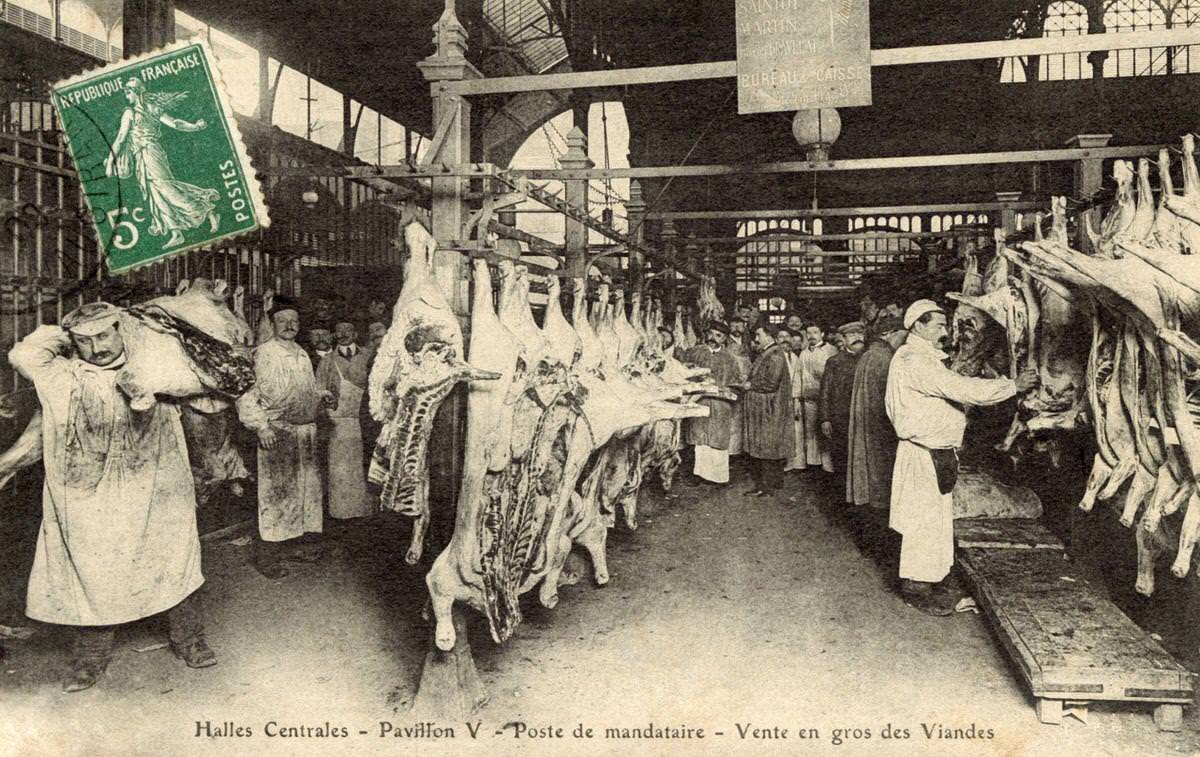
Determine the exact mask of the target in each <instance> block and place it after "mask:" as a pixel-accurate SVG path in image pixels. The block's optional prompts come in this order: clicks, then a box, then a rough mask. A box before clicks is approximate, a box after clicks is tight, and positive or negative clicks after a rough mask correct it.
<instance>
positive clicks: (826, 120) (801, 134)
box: [792, 108, 842, 162]
mask: <svg viewBox="0 0 1200 757" xmlns="http://www.w3.org/2000/svg"><path fill="white" fill-rule="evenodd" d="M841 134H842V118H841V116H839V115H838V112H837V110H836V109H835V108H821V109H820V110H798V111H796V115H795V116H793V117H792V136H793V137H795V138H796V142H797V143H799V145H800V147H802V148H804V151H805V154H806V156H807V158H808V160H810V161H812V162H817V161H826V160H829V149H830V148H831V147H833V143H834V142H836V141H837V138H838V137H839V136H841Z"/></svg>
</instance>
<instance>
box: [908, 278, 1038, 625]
mask: <svg viewBox="0 0 1200 757" xmlns="http://www.w3.org/2000/svg"><path fill="white" fill-rule="evenodd" d="M904 327H905V328H906V329H907V330H908V340H907V341H906V342H905V343H904V345H903V346H902V347H900V348H899V349H898V350H896V356H895V357H894V358H893V359H892V366H891V371H890V373H889V374H888V379H887V398H886V405H887V414H888V417H889V418H891V419H892V423H893V424H894V425H895V428H896V435H897V436H898V437H899V439H900V442H899V445H898V446H897V449H896V464H895V470H894V473H893V475H892V502H891V505H892V507H891V517H890V520H889V525H890V526H891V527H892V529H893V530H894V531H896V532H898V533H899V534H900V535H901V537H902V542H901V546H900V569H899V573H900V591H901V594H902V595H903V596H904V599H905V602H907V603H908V604H909V605H910V606H912V607H915V608H916V609H918V610H921V611H922V612H925V613H928V614H930V615H949V614H951V613H952V612H954V607H953V597H950V596H949V595H948V593H947V592H946V591H945V590H944V588H943V586H944V585H943V584H942V583H941V582H942V581H943V579H945V578H946V576H947V574H949V572H950V568H951V567H953V565H954V498H953V495H952V493H953V491H954V484H955V482H956V480H957V478H958V448H959V447H961V446H962V441H963V432H964V431H965V429H966V425H967V416H966V415H965V414H964V412H963V409H962V406H963V405H994V404H997V403H999V402H1003V401H1004V400H1007V399H1009V398H1010V397H1013V396H1014V395H1016V394H1017V393H1018V392H1023V391H1026V390H1028V389H1030V388H1032V387H1033V386H1034V385H1035V384H1036V383H1037V371H1036V370H1034V369H1032V368H1030V369H1028V370H1026V371H1025V372H1024V373H1022V374H1021V375H1020V376H1018V377H1017V378H1016V380H1013V379H1010V378H1000V379H982V378H969V377H967V376H962V375H960V374H958V373H955V372H954V371H952V370H950V369H949V368H947V367H946V366H945V365H944V363H943V361H944V360H945V359H946V357H947V356H946V353H944V352H942V347H944V346H945V345H946V342H947V340H948V338H949V332H948V331H947V329H946V314H945V313H944V312H943V311H942V309H941V308H940V307H938V305H937V303H936V302H934V301H932V300H917V301H916V302H914V303H913V304H912V305H909V307H908V309H907V310H906V311H905V313H904Z"/></svg>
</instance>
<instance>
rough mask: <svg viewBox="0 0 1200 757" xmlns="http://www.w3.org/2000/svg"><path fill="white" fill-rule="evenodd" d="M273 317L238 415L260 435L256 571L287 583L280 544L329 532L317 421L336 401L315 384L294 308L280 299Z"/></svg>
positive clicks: (296, 310)
mask: <svg viewBox="0 0 1200 757" xmlns="http://www.w3.org/2000/svg"><path fill="white" fill-rule="evenodd" d="M269 315H270V318H271V321H272V324H273V326H274V337H273V338H272V339H271V340H270V341H268V342H266V343H265V344H262V345H259V347H258V349H257V350H256V351H255V354H254V375H255V380H256V383H255V385H254V388H253V389H251V390H250V391H249V392H246V394H244V395H242V398H241V400H239V403H238V414H239V416H240V417H241V419H242V423H243V424H245V425H246V426H247V427H248V428H249V429H250V430H252V431H254V432H256V433H257V434H258V447H259V449H258V533H259V540H258V542H257V544H256V549H255V556H254V566H255V567H256V568H257V569H258V571H259V572H260V573H262V574H263V575H264V576H266V577H268V578H282V577H283V576H285V575H287V570H286V569H285V568H284V567H283V566H282V565H280V564H279V561H280V552H281V550H280V543H281V542H285V541H289V540H292V539H298V538H300V537H303V536H305V535H306V534H309V533H313V534H320V533H321V532H322V530H323V523H322V520H323V513H322V510H321V495H322V485H321V473H320V469H319V467H318V466H319V462H318V457H317V419H318V417H319V416H320V414H321V409H322V406H323V405H324V406H325V407H328V406H330V405H331V404H332V403H333V395H332V394H331V393H330V392H328V391H323V390H321V389H320V387H318V386H317V380H316V377H315V376H314V375H313V369H312V363H311V362H310V361H309V358H308V355H307V354H306V353H305V352H304V350H303V349H302V348H301V347H300V346H299V345H298V344H296V335H297V334H298V333H300V314H299V311H298V309H297V307H296V304H295V303H294V302H292V300H291V299H290V298H286V297H283V296H280V295H276V297H275V298H274V301H273V303H272V310H271V312H270V313H269ZM247 405H250V407H247ZM255 411H257V412H255Z"/></svg>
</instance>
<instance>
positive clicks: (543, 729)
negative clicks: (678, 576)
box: [194, 720, 996, 746]
mask: <svg viewBox="0 0 1200 757" xmlns="http://www.w3.org/2000/svg"><path fill="white" fill-rule="evenodd" d="M194 736H195V737H196V738H199V739H226V738H232V739H250V738H271V739H356V738H358V739H361V738H372V739H407V740H434V741H436V740H455V739H466V740H483V739H496V738H503V739H516V740H525V741H554V740H571V739H574V740H596V739H603V740H610V741H690V740H698V739H730V740H734V741H791V742H812V743H817V742H819V743H823V744H830V745H833V746H840V745H842V744H849V743H863V742H870V741H878V742H897V741H916V742H921V741H925V742H946V741H991V740H992V739H994V738H996V733H995V729H993V728H989V727H986V726H983V725H980V724H978V723H941V722H919V723H916V724H899V723H889V722H883V723H878V724H876V725H869V726H855V725H850V726H824V727H812V726H795V725H780V724H775V723H766V722H754V721H747V722H734V723H732V724H729V725H725V726H720V725H718V726H716V727H697V726H693V725H689V724H686V723H683V724H675V723H655V722H647V723H642V724H629V725H615V724H605V725H589V724H585V723H574V724H571V725H557V724H546V723H532V722H524V721H512V722H509V723H505V724H504V725H499V726H497V725H485V724H484V722H483V721H472V722H465V723H438V722H433V721H423V722H416V723H396V722H391V721H386V720H381V721H377V722H375V723H373V724H371V725H370V726H369V727H366V728H363V727H362V726H361V725H358V724H355V725H346V724H342V723H331V722H329V721H325V722H321V723H295V722H287V721H283V720H279V721H275V720H268V721H266V722H262V723H258V724H249V723H245V722H234V721H229V720H225V721H213V720H197V721H195V725H194Z"/></svg>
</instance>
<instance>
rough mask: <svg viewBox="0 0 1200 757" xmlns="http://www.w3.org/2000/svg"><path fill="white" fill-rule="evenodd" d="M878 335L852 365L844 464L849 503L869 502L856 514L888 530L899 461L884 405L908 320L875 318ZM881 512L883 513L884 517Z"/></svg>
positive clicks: (874, 325) (874, 336)
mask: <svg viewBox="0 0 1200 757" xmlns="http://www.w3.org/2000/svg"><path fill="white" fill-rule="evenodd" d="M871 328H873V329H874V334H873V336H872V338H871V340H870V343H869V344H868V345H867V349H866V351H865V352H863V354H862V357H860V358H859V360H858V365H857V366H855V368H854V388H853V389H852V390H851V393H850V434H849V453H850V457H849V460H848V462H847V467H846V502H847V503H849V504H852V505H858V506H869V508H870V509H869V510H865V511H863V512H862V513H856V515H863V516H866V518H865V521H866V522H865V523H864V526H866V527H868V528H870V525H871V522H872V520H873V521H874V522H876V523H877V524H878V527H879V528H880V529H883V530H884V531H886V527H885V526H884V522H885V520H886V513H887V508H888V502H889V501H890V500H891V496H892V468H893V466H894V464H895V461H896V432H895V431H894V430H893V429H892V422H891V421H890V420H888V416H887V410H886V408H885V407H884V395H885V394H886V392H887V376H888V368H889V367H890V365H891V363H892V355H893V354H895V352H896V348H897V347H899V346H900V345H901V344H903V343H904V340H905V338H906V337H907V336H908V334H907V332H906V331H905V330H904V323H903V321H901V320H900V319H899V318H895V317H893V316H886V315H885V316H878V317H876V319H875V321H874V323H873V324H872V326H871ZM880 514H882V515H880Z"/></svg>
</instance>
